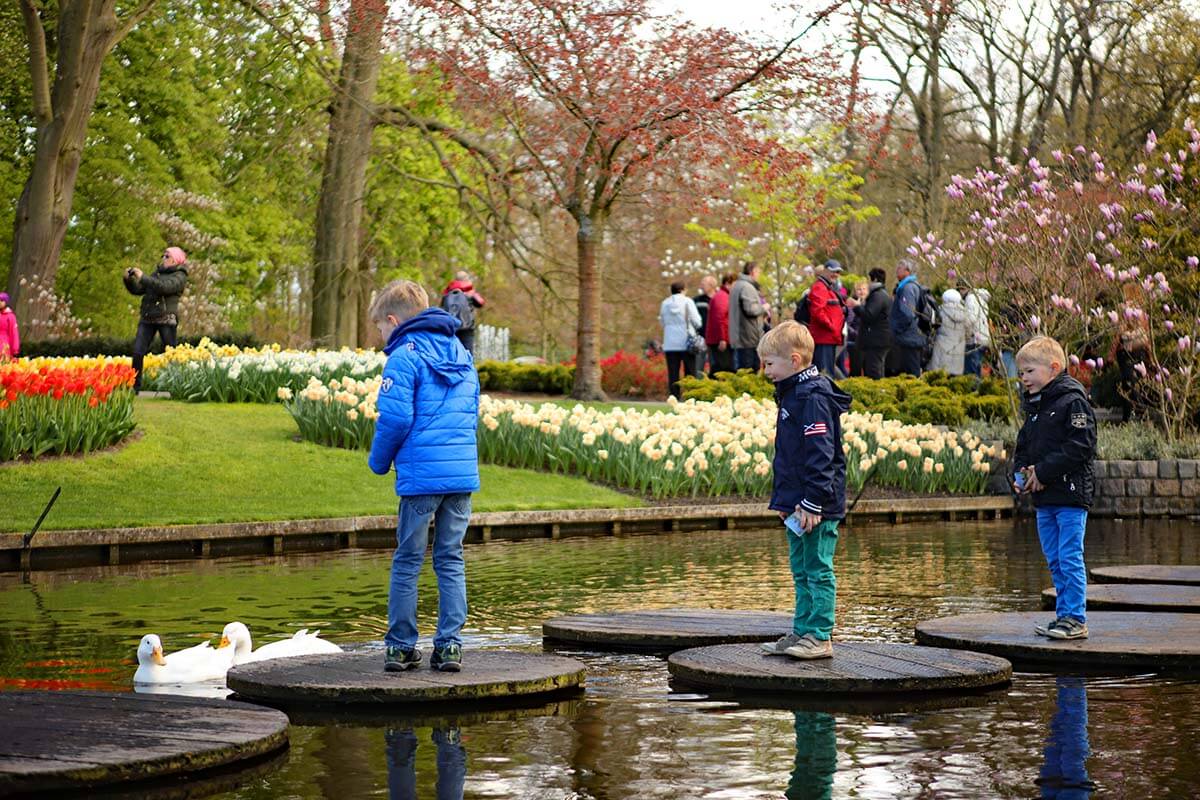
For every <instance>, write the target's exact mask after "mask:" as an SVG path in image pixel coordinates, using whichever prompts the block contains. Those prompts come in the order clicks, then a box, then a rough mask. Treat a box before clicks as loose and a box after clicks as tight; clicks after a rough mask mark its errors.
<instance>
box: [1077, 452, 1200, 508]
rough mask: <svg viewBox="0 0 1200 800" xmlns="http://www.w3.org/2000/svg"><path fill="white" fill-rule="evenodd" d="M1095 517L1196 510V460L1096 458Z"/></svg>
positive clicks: (1199, 481)
mask: <svg viewBox="0 0 1200 800" xmlns="http://www.w3.org/2000/svg"><path fill="white" fill-rule="evenodd" d="M1091 513H1092V514H1093V515H1094V516H1097V517H1165V516H1172V517H1184V516H1190V515H1192V514H1200V460H1198V459H1191V458H1178V459H1176V458H1161V459H1158V460H1157V461H1097V462H1096V499H1095V501H1094V502H1093V504H1092V512H1091Z"/></svg>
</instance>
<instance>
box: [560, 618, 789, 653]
mask: <svg viewBox="0 0 1200 800" xmlns="http://www.w3.org/2000/svg"><path fill="white" fill-rule="evenodd" d="M791 630H792V615H791V614H784V613H780V612H776V611H729V610H716V609H711V608H661V609H653V610H648V611H615V612H612V613H609V614H579V615H575V616H570V617H556V618H554V619H551V620H547V621H546V622H543V623H542V638H544V639H547V640H551V641H554V642H570V643H571V644H577V645H586V646H588V647H595V648H600V649H606V650H680V649H683V648H685V647H703V646H705V645H713V644H729V643H733V642H765V641H768V640H771V639H778V638H779V637H780V636H783V635H784V634H786V633H790V632H791Z"/></svg>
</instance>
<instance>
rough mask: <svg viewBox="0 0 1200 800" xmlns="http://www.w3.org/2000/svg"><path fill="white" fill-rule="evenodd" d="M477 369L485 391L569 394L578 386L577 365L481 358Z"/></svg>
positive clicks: (480, 384)
mask: <svg viewBox="0 0 1200 800" xmlns="http://www.w3.org/2000/svg"><path fill="white" fill-rule="evenodd" d="M476 368H477V369H478V370H479V388H480V389H482V390H483V391H489V390H490V391H494V392H537V393H539V394H567V393H568V392H570V391H571V387H572V386H574V385H575V367H574V366H571V365H567V364H513V363H511V362H508V361H480V362H479V363H478V364H477V365H476Z"/></svg>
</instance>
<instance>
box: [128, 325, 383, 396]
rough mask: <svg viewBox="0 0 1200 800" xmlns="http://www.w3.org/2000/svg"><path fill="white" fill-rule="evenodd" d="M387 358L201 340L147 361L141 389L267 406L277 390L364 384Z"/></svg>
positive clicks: (371, 353) (365, 352) (294, 391)
mask: <svg viewBox="0 0 1200 800" xmlns="http://www.w3.org/2000/svg"><path fill="white" fill-rule="evenodd" d="M386 360H387V357H386V356H385V355H384V354H383V353H382V352H378V351H375V350H350V349H348V348H343V349H341V350H315V351H301V350H282V349H280V348H279V346H278V345H273V346H270V347H264V348H262V349H261V350H255V349H247V350H239V349H238V348H237V347H233V346H231V345H214V344H213V343H212V342H210V341H208V340H207V339H204V340H202V341H201V342H200V344H199V345H197V346H196V347H172V348H168V349H167V351H166V352H165V353H164V354H163V355H162V356H158V357H148V358H147V359H146V373H145V375H144V376H143V381H142V384H143V387H144V388H146V389H149V390H153V391H160V392H167V393H169V394H170V395H171V397H172V398H174V399H176V400H188V401H192V402H225V403H271V402H274V401H275V400H276V399H277V398H278V397H279V395H280V391H279V390H280V389H288V390H289V391H290V392H291V393H292V394H297V393H299V392H301V391H303V390H304V389H305V388H307V387H308V385H309V381H310V379H313V378H315V379H316V380H317V381H318V382H319V383H322V384H327V383H328V382H329V381H332V380H336V379H343V378H353V379H355V380H365V379H367V378H371V377H376V376H378V375H380V374H381V373H382V372H383V365H384V362H385V361H386Z"/></svg>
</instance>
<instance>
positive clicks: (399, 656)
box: [383, 647, 421, 672]
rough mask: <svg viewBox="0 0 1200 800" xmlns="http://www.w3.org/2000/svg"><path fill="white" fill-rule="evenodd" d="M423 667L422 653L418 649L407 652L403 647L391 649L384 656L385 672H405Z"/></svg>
mask: <svg viewBox="0 0 1200 800" xmlns="http://www.w3.org/2000/svg"><path fill="white" fill-rule="evenodd" d="M420 665H421V651H420V650H418V649H417V648H415V647H414V648H413V649H412V650H405V649H404V648H403V647H389V648H388V649H387V652H386V653H385V654H384V656H383V669H384V671H385V672H404V671H405V670H407V669H412V668H414V667H418V666H420Z"/></svg>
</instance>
